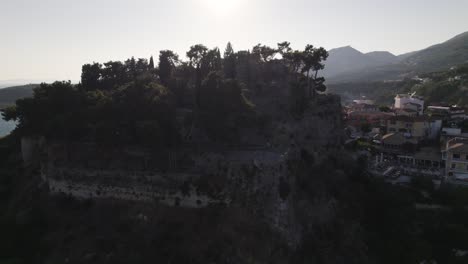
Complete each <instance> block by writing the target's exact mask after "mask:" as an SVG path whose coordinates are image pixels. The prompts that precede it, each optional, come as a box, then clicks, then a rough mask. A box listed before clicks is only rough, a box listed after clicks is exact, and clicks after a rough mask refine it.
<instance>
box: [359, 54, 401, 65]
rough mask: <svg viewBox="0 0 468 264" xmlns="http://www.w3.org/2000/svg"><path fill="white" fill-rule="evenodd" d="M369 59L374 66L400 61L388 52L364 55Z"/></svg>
mask: <svg viewBox="0 0 468 264" xmlns="http://www.w3.org/2000/svg"><path fill="white" fill-rule="evenodd" d="M365 55H366V56H367V57H369V58H371V59H372V61H373V62H374V64H375V65H384V64H392V63H397V62H399V61H400V59H399V58H398V57H397V56H395V55H393V54H392V53H390V52H388V51H373V52H369V53H366V54H365Z"/></svg>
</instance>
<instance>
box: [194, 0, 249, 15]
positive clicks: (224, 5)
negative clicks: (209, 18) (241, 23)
mask: <svg viewBox="0 0 468 264" xmlns="http://www.w3.org/2000/svg"><path fill="white" fill-rule="evenodd" d="M202 1H203V3H204V4H205V5H206V6H207V7H208V8H209V9H210V10H211V11H212V12H214V13H215V14H216V15H221V16H225V15H228V14H230V13H232V12H233V11H235V9H236V8H237V7H238V6H239V4H240V2H241V1H242V0H202Z"/></svg>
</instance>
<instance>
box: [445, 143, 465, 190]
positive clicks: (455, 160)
mask: <svg viewBox="0 0 468 264" xmlns="http://www.w3.org/2000/svg"><path fill="white" fill-rule="evenodd" d="M442 159H443V160H444V161H445V176H446V178H447V179H448V180H450V181H464V182H465V181H466V182H468V140H467V139H466V138H453V139H452V140H449V141H447V143H446V147H445V150H444V151H443V153H442Z"/></svg>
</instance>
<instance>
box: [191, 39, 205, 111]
mask: <svg viewBox="0 0 468 264" xmlns="http://www.w3.org/2000/svg"><path fill="white" fill-rule="evenodd" d="M207 52H208V48H207V47H205V46H204V45H202V44H197V45H194V46H191V47H190V50H189V51H187V57H188V58H189V60H190V62H189V65H190V66H191V67H193V68H195V102H196V104H197V106H200V87H201V82H202V72H201V64H202V61H203V58H204V57H205V56H206V54H207Z"/></svg>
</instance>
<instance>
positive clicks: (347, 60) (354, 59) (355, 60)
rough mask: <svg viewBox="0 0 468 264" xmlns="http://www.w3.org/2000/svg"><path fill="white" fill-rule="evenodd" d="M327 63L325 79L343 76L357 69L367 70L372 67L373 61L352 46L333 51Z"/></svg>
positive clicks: (330, 52)
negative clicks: (366, 68)
mask: <svg viewBox="0 0 468 264" xmlns="http://www.w3.org/2000/svg"><path fill="white" fill-rule="evenodd" d="M328 53H329V57H328V59H327V61H326V62H325V70H324V73H323V74H324V75H325V77H330V76H335V75H339V74H343V73H345V72H349V71H352V70H353V69H356V68H365V67H368V66H370V65H372V63H373V62H372V59H371V58H369V57H367V56H366V55H364V54H363V53H362V52H360V51H358V50H356V49H354V48H352V47H351V46H346V47H341V48H336V49H332V50H330V51H329V52H328Z"/></svg>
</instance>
